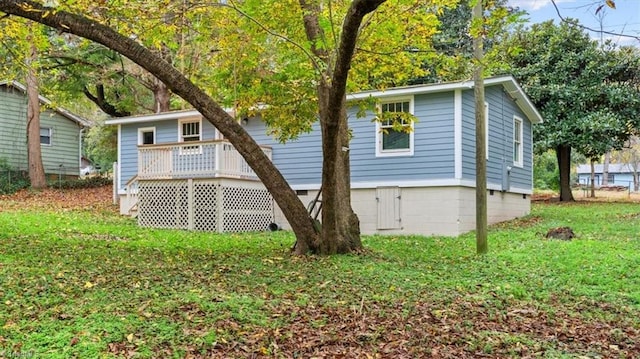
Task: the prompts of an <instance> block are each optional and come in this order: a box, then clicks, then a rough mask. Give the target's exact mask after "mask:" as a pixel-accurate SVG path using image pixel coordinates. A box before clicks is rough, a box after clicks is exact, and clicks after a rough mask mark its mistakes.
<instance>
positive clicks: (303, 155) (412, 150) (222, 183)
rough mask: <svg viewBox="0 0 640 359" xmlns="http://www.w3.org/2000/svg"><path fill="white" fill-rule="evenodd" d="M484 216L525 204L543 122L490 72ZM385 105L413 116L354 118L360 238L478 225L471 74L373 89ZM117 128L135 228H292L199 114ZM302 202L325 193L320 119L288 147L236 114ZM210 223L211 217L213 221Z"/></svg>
mask: <svg viewBox="0 0 640 359" xmlns="http://www.w3.org/2000/svg"><path fill="white" fill-rule="evenodd" d="M485 96H486V106H485V109H484V110H485V111H486V113H487V125H488V131H487V140H488V141H487V178H488V179H487V182H488V183H487V188H488V192H489V193H488V217H489V222H490V223H496V222H500V221H504V220H508V219H513V218H516V217H520V216H524V215H526V214H528V213H529V212H530V195H531V193H532V192H533V170H532V167H533V157H532V156H533V154H532V153H533V152H532V148H533V139H532V125H533V124H535V123H539V122H541V121H542V118H541V116H540V114H539V113H538V111H537V110H536V108H535V107H534V106H533V104H532V103H531V101H530V100H529V99H528V98H527V96H526V95H525V93H524V92H523V91H522V89H521V88H520V86H519V85H518V84H517V83H516V81H515V80H514V79H513V78H512V77H511V76H501V77H494V78H489V79H486V80H485ZM369 97H374V98H376V99H377V100H378V101H379V103H380V106H381V110H382V111H394V112H398V111H405V112H410V113H412V114H413V115H415V117H416V118H417V119H418V121H416V122H413V123H411V124H407V126H410V127H411V128H412V131H409V132H405V131H395V130H393V129H392V128H391V127H389V126H386V124H385V123H381V122H379V121H372V120H373V119H374V117H375V114H374V113H373V112H369V113H368V114H367V116H366V118H357V117H356V112H357V108H356V106H354V107H352V108H350V109H349V126H350V128H351V131H352V135H353V138H352V140H351V144H350V148H349V154H350V157H351V184H352V192H351V196H352V204H353V208H354V210H355V212H356V213H357V214H358V216H359V218H360V224H361V230H362V233H364V234H370V233H381V234H424V235H458V234H461V233H464V232H467V231H470V230H473V229H474V228H475V119H474V118H475V117H474V113H475V104H474V93H473V82H471V81H464V82H452V83H443V84H435V85H418V86H409V87H401V88H392V89H387V90H386V91H370V92H361V93H355V94H351V95H349V96H348V99H349V100H350V101H356V100H359V99H366V98H369ZM107 124H112V125H117V126H118V168H119V171H118V173H117V176H116V179H117V188H118V193H119V195H120V201H121V212H122V213H130V212H131V210H132V209H133V210H134V212H137V213H139V216H138V221H139V223H140V224H141V225H145V226H153V227H171V228H188V229H205V230H216V231H237V230H260V229H264V228H266V226H267V225H268V223H270V222H271V221H275V222H277V223H278V224H281V225H282V226H284V227H285V228H287V227H288V226H287V223H286V221H285V220H284V217H283V216H282V214H281V213H280V211H279V210H278V208H277V206H274V205H273V202H272V200H271V198H270V196H269V194H268V193H267V192H266V190H265V189H264V186H263V185H262V184H261V183H260V182H259V181H258V178H257V177H256V176H255V174H254V173H253V171H252V170H251V169H250V168H249V167H248V166H247V165H246V162H244V160H243V159H242V158H241V157H239V155H238V153H237V152H236V151H235V149H234V148H233V146H231V145H230V144H229V143H227V142H226V141H225V140H223V139H221V136H220V134H219V133H218V131H217V130H216V129H215V128H214V127H213V126H212V125H211V124H210V123H209V122H208V121H206V120H203V119H202V116H201V115H200V114H199V113H198V112H197V111H195V110H187V111H174V112H168V113H161V114H153V115H146V116H134V117H126V118H114V119H111V120H109V121H107ZM242 124H243V126H244V127H245V129H246V130H247V132H249V134H250V135H251V136H253V138H254V139H255V140H256V141H257V142H258V143H259V144H261V145H264V150H265V152H267V153H268V154H269V155H270V157H271V158H272V160H273V162H274V163H275V165H276V167H277V168H278V169H279V170H280V171H281V172H282V174H283V175H284V177H285V178H286V179H287V181H288V182H289V184H290V185H291V186H292V187H293V189H294V190H296V191H297V193H298V195H299V197H300V199H301V200H302V201H303V202H304V203H308V202H310V201H312V200H313V199H314V198H315V197H316V195H317V194H318V190H319V189H320V178H321V168H322V150H321V139H320V131H319V130H318V126H317V125H316V126H315V127H314V131H312V132H311V133H309V134H303V135H301V136H300V137H299V138H298V139H296V140H294V141H290V142H288V143H286V144H282V143H279V142H278V141H276V140H275V139H273V138H272V137H271V136H269V135H268V131H267V128H266V127H265V123H264V121H262V120H261V119H260V118H259V117H254V118H248V119H245V120H243V121H242ZM214 222H215V223H214Z"/></svg>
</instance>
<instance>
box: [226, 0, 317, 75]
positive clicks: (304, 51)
mask: <svg viewBox="0 0 640 359" xmlns="http://www.w3.org/2000/svg"><path fill="white" fill-rule="evenodd" d="M222 6H226V7H229V8H231V9H233V10H235V11H236V12H237V13H238V14H240V15H242V16H244V17H245V18H247V19H248V20H249V21H251V22H253V23H254V24H256V25H258V27H259V28H261V29H262V30H263V31H264V32H266V33H267V34H269V35H272V36H275V37H277V38H279V39H282V40H284V41H286V42H288V43H290V44H291V45H293V46H295V47H297V48H298V49H299V50H300V51H302V53H304V54H305V56H307V57H308V58H309V60H311V62H312V63H313V67H315V69H316V70H317V71H318V72H320V71H321V70H322V66H320V64H318V61H317V60H316V59H315V57H313V55H312V54H311V53H309V51H307V49H305V48H304V47H303V46H302V45H300V44H298V43H297V42H295V41H293V40H291V39H290V38H288V37H286V36H284V35H282V34H279V33H277V32H275V31H273V30H271V29H269V28H268V27H266V26H265V25H263V24H262V23H261V22H260V21H258V20H257V19H255V18H254V17H252V16H251V15H249V14H247V13H246V12H244V11H242V10H241V9H240V8H238V7H237V6H236V4H235V1H231V5H222Z"/></svg>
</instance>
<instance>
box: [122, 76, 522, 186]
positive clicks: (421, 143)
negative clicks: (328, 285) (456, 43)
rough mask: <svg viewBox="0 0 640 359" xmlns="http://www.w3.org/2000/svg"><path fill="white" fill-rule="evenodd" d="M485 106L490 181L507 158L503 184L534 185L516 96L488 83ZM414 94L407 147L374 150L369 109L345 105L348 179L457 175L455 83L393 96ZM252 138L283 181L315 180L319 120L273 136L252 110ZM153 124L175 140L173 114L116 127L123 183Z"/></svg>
mask: <svg viewBox="0 0 640 359" xmlns="http://www.w3.org/2000/svg"><path fill="white" fill-rule="evenodd" d="M485 94H486V102H487V103H488V106H489V128H488V131H489V132H488V133H489V159H488V162H487V175H488V182H489V185H492V186H494V187H495V186H501V185H502V184H504V183H505V182H506V181H505V172H506V168H507V166H509V167H511V175H510V177H509V181H508V182H509V184H510V186H511V187H515V188H520V189H530V188H532V175H531V173H532V172H531V171H532V147H533V146H532V132H531V122H530V121H529V120H528V118H527V117H526V116H525V115H524V114H523V113H522V111H521V110H520V109H519V107H518V106H517V104H516V103H515V102H514V101H513V100H512V98H511V97H510V96H509V95H508V94H507V93H506V92H505V91H504V90H503V86H502V85H495V86H489V87H487V88H486V91H485ZM410 98H413V110H414V114H415V115H416V117H417V118H418V121H417V122H416V123H415V124H414V133H413V136H414V151H413V155H406V156H386V157H377V156H376V124H375V123H374V122H372V120H373V116H374V114H373V112H369V113H368V114H367V116H366V117H364V118H357V116H356V108H350V109H349V110H348V116H349V126H350V128H351V130H352V135H353V137H352V140H351V143H350V151H349V154H350V156H351V157H350V158H351V182H352V184H354V185H356V186H357V185H358V183H367V184H370V185H373V186H375V185H376V183H383V184H384V185H392V184H394V183H399V184H401V183H402V182H406V181H430V180H454V179H455V178H454V177H455V150H456V149H455V147H454V143H455V138H454V137H455V120H454V119H455V113H454V112H455V109H454V91H452V90H451V91H449V90H447V91H443V92H437V93H434V92H432V93H428V94H417V95H414V96H413V97H411V96H406V97H399V98H396V97H394V100H396V99H398V100H403V99H410ZM474 112H475V111H474V96H473V90H462V112H461V116H462V123H461V127H462V128H461V132H462V138H461V152H462V179H463V180H467V181H473V180H475V118H474ZM514 115H515V116H518V117H520V118H522V120H523V157H524V163H523V164H524V166H523V167H522V168H519V167H515V166H514V165H513V157H512V156H513V116H514ZM243 126H244V127H245V129H246V130H247V132H248V133H249V134H250V135H251V136H252V137H253V138H254V139H255V140H256V142H257V143H258V144H261V145H267V146H271V147H272V148H273V152H272V153H273V161H274V163H275V165H276V166H277V167H278V169H279V170H280V171H281V172H282V174H283V175H284V177H285V178H286V179H287V181H288V182H289V184H291V185H292V186H297V187H298V188H301V189H304V187H305V186H309V188H313V187H318V186H319V185H320V182H321V173H322V145H321V131H320V128H319V124H318V123H315V124H314V125H313V129H312V131H311V132H310V133H304V134H301V135H300V136H299V138H297V139H296V140H291V141H288V142H287V143H284V144H283V143H279V142H277V141H276V140H274V139H273V138H272V137H271V136H270V135H268V130H267V129H266V128H265V124H264V122H263V121H262V120H261V119H260V118H251V119H249V122H248V123H247V124H245V125H243ZM142 127H155V128H156V143H171V142H177V141H178V120H166V121H156V122H151V123H138V124H128V125H122V127H121V136H122V137H121V181H122V182H121V183H122V185H124V184H125V183H126V182H127V181H128V180H129V179H130V178H132V177H133V176H134V175H135V174H136V171H137V136H138V128H142ZM202 128H203V140H206V139H213V138H214V135H215V129H214V128H213V126H212V125H211V124H210V123H209V122H207V121H203V122H202Z"/></svg>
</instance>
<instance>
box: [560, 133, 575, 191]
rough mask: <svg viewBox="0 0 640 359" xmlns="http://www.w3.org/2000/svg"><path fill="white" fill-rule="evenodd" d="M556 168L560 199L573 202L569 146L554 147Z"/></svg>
mask: <svg viewBox="0 0 640 359" xmlns="http://www.w3.org/2000/svg"><path fill="white" fill-rule="evenodd" d="M556 157H557V159H558V169H559V171H560V201H566V202H573V201H574V199H573V193H571V146H566V145H561V146H558V147H556Z"/></svg>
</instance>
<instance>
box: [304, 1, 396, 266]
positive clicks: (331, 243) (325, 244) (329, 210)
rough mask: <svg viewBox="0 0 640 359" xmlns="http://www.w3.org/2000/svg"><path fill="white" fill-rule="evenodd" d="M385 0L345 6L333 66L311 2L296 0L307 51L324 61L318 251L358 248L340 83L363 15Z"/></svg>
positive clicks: (343, 88) (344, 83)
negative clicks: (309, 49)
mask: <svg viewBox="0 0 640 359" xmlns="http://www.w3.org/2000/svg"><path fill="white" fill-rule="evenodd" d="M384 2H385V0H355V1H353V2H352V3H351V6H350V7H349V9H348V10H347V14H346V15H345V19H344V22H343V24H342V31H341V33H340V41H339V43H338V48H337V54H336V57H335V62H333V66H332V63H331V61H332V60H331V56H329V53H328V51H327V50H326V47H325V46H318V45H319V44H321V42H322V41H323V38H324V34H323V30H322V27H321V26H320V22H319V14H320V11H321V9H320V7H319V5H318V4H317V3H310V2H308V1H306V0H300V7H301V8H302V11H303V19H302V20H303V23H304V27H305V33H306V35H307V39H308V40H309V42H310V44H311V51H312V52H313V54H314V55H316V56H317V58H318V59H319V60H321V61H323V62H324V63H325V68H323V69H317V70H319V71H320V72H321V75H320V76H321V78H320V79H319V82H318V87H317V94H318V108H319V112H320V127H321V129H322V154H323V160H322V233H321V236H320V241H319V242H318V243H316V244H315V248H314V249H315V250H316V252H317V253H320V254H335V253H349V252H354V251H360V250H361V249H362V242H361V240H360V221H359V220H358V216H357V215H356V214H355V212H354V211H353V209H352V207H351V174H350V166H349V134H348V123H347V111H346V86H347V78H348V74H349V69H350V67H351V59H352V57H353V54H354V51H355V45H356V42H357V39H358V30H359V28H360V25H361V23H362V19H363V18H364V16H365V15H366V14H368V13H370V12H372V11H375V10H376V9H377V8H378V6H380V5H381V4H382V3H384Z"/></svg>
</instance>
